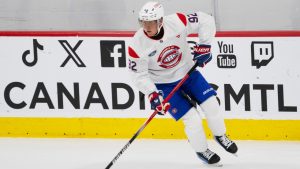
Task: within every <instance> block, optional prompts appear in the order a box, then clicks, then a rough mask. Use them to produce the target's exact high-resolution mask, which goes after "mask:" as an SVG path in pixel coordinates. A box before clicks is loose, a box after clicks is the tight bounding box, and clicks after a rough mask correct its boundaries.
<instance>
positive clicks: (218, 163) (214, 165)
mask: <svg viewBox="0 0 300 169" xmlns="http://www.w3.org/2000/svg"><path fill="white" fill-rule="evenodd" d="M207 165H208V166H211V167H223V164H222V163H220V162H217V163H214V164H207Z"/></svg>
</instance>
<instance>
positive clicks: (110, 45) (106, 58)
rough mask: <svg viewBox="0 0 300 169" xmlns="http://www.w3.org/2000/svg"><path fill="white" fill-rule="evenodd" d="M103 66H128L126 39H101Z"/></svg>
mask: <svg viewBox="0 0 300 169" xmlns="http://www.w3.org/2000/svg"><path fill="white" fill-rule="evenodd" d="M100 53H101V66H102V67H126V52H125V41H117V40H116V41H115V40H102V41H100Z"/></svg>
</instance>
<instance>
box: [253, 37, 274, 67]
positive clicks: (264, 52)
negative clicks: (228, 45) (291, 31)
mask: <svg viewBox="0 0 300 169" xmlns="http://www.w3.org/2000/svg"><path fill="white" fill-rule="evenodd" d="M273 58H274V47H273V42H271V41H253V42H252V43H251V62H252V66H256V68H257V69H259V68H260V67H261V66H266V65H268V64H269V63H270V61H271V60H272V59H273Z"/></svg>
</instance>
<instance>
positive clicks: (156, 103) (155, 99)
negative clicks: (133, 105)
mask: <svg viewBox="0 0 300 169" xmlns="http://www.w3.org/2000/svg"><path fill="white" fill-rule="evenodd" d="M162 96H163V95H162V92H161V91H159V92H156V91H155V92H153V93H151V94H149V100H150V103H151V109H155V110H157V111H158V114H159V115H165V114H166V112H167V111H168V110H169V108H170V106H171V105H170V103H164V104H163V100H164V99H163V97H162Z"/></svg>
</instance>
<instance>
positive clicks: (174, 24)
mask: <svg viewBox="0 0 300 169" xmlns="http://www.w3.org/2000/svg"><path fill="white" fill-rule="evenodd" d="M163 28H164V35H163V37H162V38H161V39H160V40H154V39H151V38H149V37H148V36H147V35H146V34H145V33H144V31H143V28H140V29H139V30H138V31H137V32H136V33H135V35H134V37H133V38H132V42H131V44H130V45H129V47H128V54H129V69H130V70H131V76H132V78H133V82H134V83H135V85H136V86H137V88H138V89H139V90H140V91H141V92H143V93H144V94H145V95H146V96H148V95H149V94H150V93H152V92H154V91H156V90H157V89H156V87H155V83H171V82H175V81H178V80H180V79H182V78H183V77H184V76H185V75H186V73H187V72H188V71H189V69H190V68H191V67H192V66H193V65H194V62H193V56H192V55H191V50H190V47H189V45H188V43H187V36H188V35H189V34H191V33H198V34H199V43H200V44H210V43H211V42H212V39H213V37H214V36H215V33H216V27H215V21H214V18H213V17H212V16H210V15H207V14H205V13H203V12H197V13H194V14H189V15H184V14H181V13H176V14H172V15H168V16H165V17H164V18H163Z"/></svg>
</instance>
